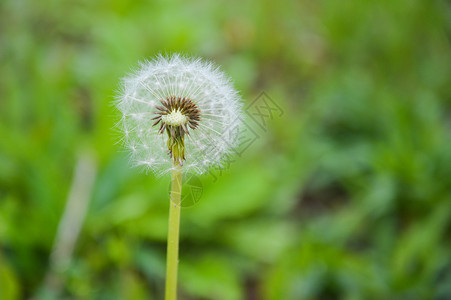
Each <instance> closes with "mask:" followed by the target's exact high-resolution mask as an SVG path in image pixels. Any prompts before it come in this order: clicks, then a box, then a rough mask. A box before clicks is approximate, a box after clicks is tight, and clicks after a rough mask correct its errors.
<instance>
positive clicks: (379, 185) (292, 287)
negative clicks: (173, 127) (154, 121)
mask: <svg viewBox="0 0 451 300" xmlns="http://www.w3.org/2000/svg"><path fill="white" fill-rule="evenodd" d="M450 41H451V9H450V2H449V1H433V0H430V1H420V0H399V1H393V0H381V1H357V0H350V1H333V0H323V1H312V0H303V1H279V2H277V1H249V0H242V1H211V2H207V1H193V2H188V1H119V0H111V1H106V0H103V1H88V0H84V1H83V0H80V1H78V0H77V1H75V0H68V1H56V0H54V1H31V0H29V1H25V0H2V1H1V2H0V299H6V300H14V299H113V300H114V299H131V300H133V299H162V298H163V290H164V288H163V287H164V272H165V248H166V234H167V215H168V184H169V178H167V177H162V178H155V177H154V176H153V175H152V174H150V173H149V174H145V172H142V171H141V170H139V169H136V168H131V167H130V166H129V164H128V157H127V153H125V152H123V151H122V148H121V146H120V145H117V144H116V141H117V139H118V137H119V133H118V132H116V131H115V130H114V129H112V128H113V126H114V124H115V121H116V120H117V118H118V116H117V112H116V111H115V109H114V107H113V106H112V102H113V100H114V97H115V95H116V90H117V89H118V88H119V81H120V78H121V77H122V76H124V75H125V74H126V73H128V72H129V71H130V70H131V68H134V67H136V66H137V63H138V61H140V60H143V59H146V58H151V57H153V56H154V55H156V54H158V53H171V52H174V51H177V52H182V53H185V54H190V55H195V56H201V57H205V58H208V59H211V60H213V61H215V62H216V63H218V64H219V65H221V66H222V69H223V70H224V71H225V72H226V73H228V74H229V75H230V76H231V77H232V78H233V79H234V82H235V86H236V88H237V89H238V90H240V91H241V94H242V96H243V99H244V100H245V104H246V107H248V106H249V104H251V103H252V101H254V100H255V99H257V97H258V96H259V95H260V93H261V92H263V91H264V92H266V93H267V95H268V96H269V97H270V98H271V99H272V101H273V102H274V103H276V104H277V105H278V106H279V107H280V108H281V109H282V111H283V114H282V115H281V116H280V115H279V114H277V115H274V116H273V117H272V118H270V117H268V118H267V120H266V121H267V124H266V125H265V126H264V127H263V128H262V127H259V126H258V124H255V122H254V121H253V120H252V119H251V118H249V117H248V118H247V119H246V124H248V125H249V126H250V127H251V128H252V129H253V130H254V131H255V134H256V135H257V136H258V139H256V142H255V143H253V144H252V145H251V146H250V147H249V148H248V149H246V151H244V152H243V153H242V155H240V156H237V157H235V159H234V162H233V163H231V164H230V166H228V168H227V169H226V170H225V171H223V172H222V173H220V174H216V175H217V176H216V177H217V178H215V177H214V176H211V175H206V176H202V177H199V179H200V181H201V183H202V187H203V194H202V197H201V198H200V200H199V201H198V203H196V204H195V205H194V206H191V207H186V208H184V209H183V210H182V222H181V244H180V251H181V253H180V272H179V290H180V291H179V294H180V299H187V300H190V299H214V300H233V299H255V300H259V299H268V300H272V299H287V300H291V299H412V300H413V299H440V300H445V299H451V247H450V246H451V245H450V244H451V240H450V236H451V192H450V190H451V142H450V138H451V133H450V127H451V121H450V120H451V80H450V79H451V47H450V46H451V42H450ZM248 112H249V111H248ZM80 161H81V162H85V166H87V167H86V168H87V169H86V168H85V171H86V170H88V171H86V172H87V174H83V172H82V175H81V179H82V180H81V181H83V179H86V178H88V179H89V176H92V177H93V180H94V183H93V186H92V189H91V190H90V189H89V187H88V188H87V187H86V186H83V184H81V185H76V180H74V176H75V175H74V174H75V173H76V166H77V165H78V164H80ZM89 170H92V171H89ZM74 186H75V187H74ZM86 188H87V190H88V193H87V195H91V196H92V197H88V200H89V203H88V207H87V212H86V216H85V218H84V221H83V226H82V228H81V231H80V233H79V234H76V233H75V237H76V238H77V241H76V244H75V248H74V251H73V253H72V254H71V255H70V256H69V258H70V259H69V260H67V261H66V262H65V264H64V267H61V265H59V267H54V263H55V262H52V258H51V257H54V256H51V253H52V251H54V247H55V239H56V236H57V230H58V226H59V224H60V222H62V221H61V220H62V219H63V212H64V208H65V205H66V202H67V199H68V195H69V194H70V191H71V189H75V190H76V191H77V190H79V191H82V190H83V189H86ZM76 191H75V192H76ZM69 211H70V212H71V213H72V214H76V213H77V210H76V209H72V210H69ZM73 228H75V227H73ZM70 234H74V231H71V232H70V233H69V235H68V236H70ZM52 249H53V250H52ZM52 266H53V267H52ZM45 278H53V279H51V280H46V279H45Z"/></svg>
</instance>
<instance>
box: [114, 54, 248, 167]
mask: <svg viewBox="0 0 451 300" xmlns="http://www.w3.org/2000/svg"><path fill="white" fill-rule="evenodd" d="M116 106H117V108H118V109H119V110H120V111H121V113H122V118H121V120H120V121H119V125H120V128H122V130H123V132H124V134H125V136H126V138H125V139H123V141H124V142H125V143H126V146H128V147H129V148H131V149H132V152H131V153H130V156H131V160H132V161H133V163H134V164H135V165H145V166H147V167H148V168H149V169H150V170H152V171H153V172H154V173H155V174H157V175H162V174H165V173H167V172H170V171H171V170H172V169H173V163H174V162H175V163H178V164H180V165H182V164H183V170H184V172H191V173H197V174H202V173H205V172H207V171H208V169H209V168H210V167H218V166H221V165H222V162H223V160H224V159H225V158H226V157H227V156H228V155H229V154H230V153H231V151H232V149H233V148H234V147H235V146H236V145H237V143H238V132H237V131H236V130H233V129H234V128H235V127H236V126H239V125H240V122H241V121H240V120H241V111H242V103H241V98H240V96H239V94H238V93H237V92H236V91H235V89H234V88H233V86H232V84H231V81H230V80H229V78H228V77H227V76H226V75H225V74H224V73H223V72H221V71H220V70H219V68H218V67H216V66H215V65H213V64H212V63H210V62H206V61H203V60H201V59H193V58H187V57H183V56H181V55H179V54H174V55H172V56H170V57H165V56H161V55H160V56H158V57H157V58H155V59H154V60H151V61H145V62H143V63H141V65H140V68H139V69H138V70H136V71H135V72H133V73H131V74H130V75H128V76H127V77H125V78H123V81H122V92H121V94H120V95H119V96H118V98H117V101H116ZM127 116H129V117H127ZM131 145H132V146H133V147H130V146H131ZM161 149H166V151H161Z"/></svg>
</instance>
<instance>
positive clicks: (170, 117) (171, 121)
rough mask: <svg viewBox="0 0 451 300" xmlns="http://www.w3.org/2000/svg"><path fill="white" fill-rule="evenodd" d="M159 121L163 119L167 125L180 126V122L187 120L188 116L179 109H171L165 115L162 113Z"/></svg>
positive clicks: (184, 122) (183, 122)
mask: <svg viewBox="0 0 451 300" xmlns="http://www.w3.org/2000/svg"><path fill="white" fill-rule="evenodd" d="M161 121H163V122H164V123H166V124H167V125H171V126H180V125H182V124H186V123H187V122H188V118H187V117H186V116H185V115H184V114H182V112H181V111H180V110H179V109H177V110H173V111H171V112H170V113H169V114H167V115H162V116H161Z"/></svg>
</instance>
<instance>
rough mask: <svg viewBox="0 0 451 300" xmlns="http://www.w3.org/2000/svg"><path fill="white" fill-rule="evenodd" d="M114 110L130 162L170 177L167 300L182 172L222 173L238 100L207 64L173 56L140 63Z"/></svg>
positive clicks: (235, 130)
mask: <svg viewBox="0 0 451 300" xmlns="http://www.w3.org/2000/svg"><path fill="white" fill-rule="evenodd" d="M116 106H117V108H118V109H119V111H120V112H121V113H122V117H121V120H120V122H119V124H118V125H119V126H120V128H121V129H122V131H123V139H122V141H123V143H124V144H125V146H126V147H127V148H128V149H129V150H130V157H131V160H132V162H133V163H134V164H135V165H139V166H145V167H146V168H147V169H149V170H151V171H153V172H154V173H155V174H156V175H162V174H165V173H168V172H171V171H172V181H171V196H170V198H171V199H170V200H171V203H170V206H169V207H170V208H169V228H168V248H167V266H166V296H165V299H166V300H173V299H176V295H177V265H178V240H179V230H180V229H179V227H180V199H181V192H182V172H193V173H197V174H202V173H205V172H208V170H209V169H210V168H212V167H219V168H220V167H223V162H224V161H225V160H226V158H227V156H229V155H230V154H231V153H232V151H233V149H234V147H235V146H236V145H237V142H238V135H239V127H240V125H241V113H242V103H241V98H240V96H239V94H238V93H237V92H236V91H235V89H234V88H233V86H232V84H231V81H230V80H229V78H228V77H227V76H226V75H225V74H224V73H223V72H221V71H220V70H219V68H218V67H216V66H215V65H214V64H212V63H211V62H206V61H204V60H201V59H193V58H187V57H183V56H181V55H179V54H174V55H172V56H170V57H165V56H162V55H160V56H158V57H157V58H155V59H154V60H152V61H145V62H143V63H141V65H140V68H139V69H138V70H136V71H135V72H133V73H132V74H130V75H129V76H127V77H125V78H124V79H123V82H122V91H121V94H120V96H119V97H118V99H117V102H116Z"/></svg>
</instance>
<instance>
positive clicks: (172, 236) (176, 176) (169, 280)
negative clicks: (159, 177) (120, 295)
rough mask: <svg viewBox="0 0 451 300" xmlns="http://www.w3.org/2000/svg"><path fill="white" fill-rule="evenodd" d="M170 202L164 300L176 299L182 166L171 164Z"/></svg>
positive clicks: (175, 163)
mask: <svg viewBox="0 0 451 300" xmlns="http://www.w3.org/2000/svg"><path fill="white" fill-rule="evenodd" d="M173 167H174V169H173V171H172V181H171V201H170V203H169V226H168V249H167V257H166V294H165V300H175V299H177V269H178V255H179V232H180V204H181V201H180V199H181V194H182V166H180V164H179V163H177V162H174V163H173Z"/></svg>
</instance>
